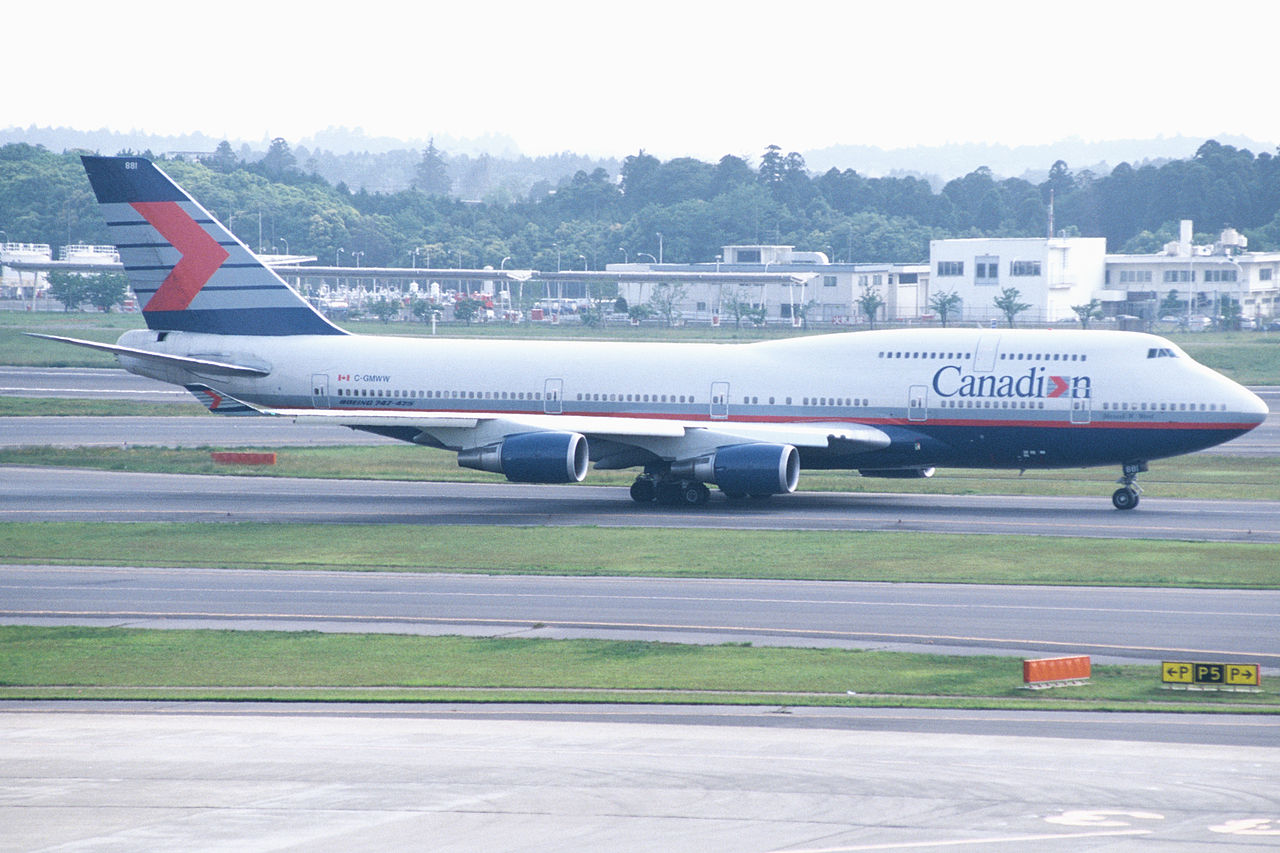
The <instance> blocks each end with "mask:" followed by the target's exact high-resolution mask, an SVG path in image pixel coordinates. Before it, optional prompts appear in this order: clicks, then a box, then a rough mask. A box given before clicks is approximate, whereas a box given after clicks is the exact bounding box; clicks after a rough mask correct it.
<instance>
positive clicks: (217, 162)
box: [200, 139, 240, 175]
mask: <svg viewBox="0 0 1280 853" xmlns="http://www.w3.org/2000/svg"><path fill="white" fill-rule="evenodd" d="M200 162H201V163H204V164H205V165H206V166H208V167H209V168H210V169H212V170H213V171H215V172H221V173H222V174H224V175H229V174H231V173H232V172H234V171H235V170H236V167H237V166H239V165H240V160H239V159H238V158H237V157H236V152H235V150H234V149H233V148H232V147H231V143H230V142H228V141H227V140H225V139H224V140H222V141H221V142H219V143H218V147H217V148H215V149H214V151H213V153H212V154H210V155H208V156H206V157H201V158H200Z"/></svg>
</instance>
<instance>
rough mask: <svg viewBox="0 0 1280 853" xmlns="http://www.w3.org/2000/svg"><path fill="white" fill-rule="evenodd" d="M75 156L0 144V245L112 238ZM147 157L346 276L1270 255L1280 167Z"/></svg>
mask: <svg viewBox="0 0 1280 853" xmlns="http://www.w3.org/2000/svg"><path fill="white" fill-rule="evenodd" d="M125 153H136V152H125ZM142 153H143V154H145V155H146V156H150V155H149V154H147V152H142ZM77 155H78V152H64V153H54V152H50V151H47V150H45V149H43V148H41V147H38V146H31V145H28V144H25V143H15V144H9V145H5V146H3V147H0V241H4V240H7V241H9V242H34V243H49V244H51V245H54V246H61V245H64V244H67V243H105V242H108V237H107V231H106V226H105V223H104V222H103V220H102V217H101V215H100V214H99V212H98V207H97V205H96V204H95V203H94V200H93V195H92V192H91V190H90V188H89V183H88V181H87V180H86V178H85V175H84V170H83V168H82V167H81V165H80V160H79V157H78V156H77ZM154 159H157V160H158V161H159V162H160V163H161V166H162V168H163V169H164V170H165V171H167V172H168V173H169V174H170V175H172V176H173V177H174V178H175V179H176V180H177V181H178V182H179V183H181V184H182V185H183V186H184V187H185V188H186V189H187V191H188V192H190V193H191V194H192V195H193V196H194V197H195V198H196V199H197V200H199V201H200V202H201V203H202V204H203V205H204V206H205V207H206V208H208V209H209V210H210V211H211V212H212V213H213V214H214V215H215V216H217V217H218V218H219V219H221V220H222V221H223V222H224V223H226V224H228V225H229V226H230V227H231V228H232V229H233V230H234V231H235V233H236V234H237V236H239V237H240V238H241V239H242V240H244V242H245V243H246V244H248V245H249V246H250V247H251V248H255V249H260V250H261V251H265V252H271V251H273V250H274V251H277V252H287V253H292V254H304V255H314V256H316V257H317V258H319V259H320V261H321V262H322V263H340V264H345V265H356V264H359V265H360V266H419V267H428V266H430V267H438V268H439V267H465V268H478V267H483V266H486V265H492V266H494V267H499V266H501V265H503V263H504V260H505V265H506V267H507V268H508V269H511V268H529V269H539V270H544V271H548V270H556V269H603V268H604V266H605V264H608V263H617V262H622V261H627V260H630V261H637V260H644V261H649V260H650V257H651V256H652V257H653V258H656V257H658V256H659V255H661V257H662V259H663V260H664V261H666V262H709V261H714V260H715V259H716V256H717V255H718V254H719V252H720V250H721V247H722V246H726V245H735V244H754V243H769V244H782V245H792V246H795V247H796V248H798V249H800V250H802V251H820V252H826V253H827V254H828V256H829V257H831V259H832V260H834V261H852V262H899V263H910V262H920V261H924V260H927V258H928V255H929V241H930V240H931V239H938V238H946V237H974V236H986V237H1027V236H1041V235H1044V234H1045V233H1046V230H1047V224H1048V220H1049V205H1050V199H1051V198H1052V201H1053V211H1054V229H1055V232H1056V233H1066V234H1068V235H1071V236H1086V237H1089V236H1098V237H1105V238H1106V239H1107V246H1108V250H1109V251H1113V252H1150V251H1156V250H1158V249H1159V248H1160V247H1161V246H1162V245H1163V244H1164V243H1166V242H1168V241H1170V240H1173V239H1176V237H1177V232H1178V221H1179V220H1181V219H1192V220H1194V222H1195V229H1196V233H1197V235H1198V240H1200V241H1204V242H1212V240H1213V239H1214V238H1216V236H1217V234H1218V232H1219V231H1220V230H1221V229H1222V228H1225V227H1234V228H1236V229H1238V230H1239V231H1241V232H1242V233H1243V234H1245V235H1246V236H1247V237H1248V238H1249V248H1250V249H1251V250H1255V251H1268V250H1280V157H1277V156H1276V155H1274V154H1271V153H1260V154H1256V155H1255V154H1253V153H1252V152H1250V151H1249V150H1247V149H1237V148H1234V147H1232V146H1229V145H1222V144H1219V143H1218V142H1215V141H1212V140H1210V141H1207V142H1205V143H1204V144H1203V145H1201V146H1200V148H1199V149H1198V150H1197V151H1196V153H1195V155H1194V156H1193V157H1191V158H1188V159H1182V160H1172V161H1167V162H1164V163H1162V164H1160V165H1151V164H1148V165H1142V166H1141V167H1138V168H1134V167H1132V166H1130V165H1129V164H1127V163H1121V164H1120V165H1119V166H1117V167H1115V168H1114V169H1113V170H1112V171H1111V173H1110V174H1107V175H1095V174H1092V173H1091V172H1089V171H1087V170H1081V171H1078V172H1073V171H1072V170H1071V168H1070V166H1069V165H1068V164H1067V163H1064V162H1062V161H1058V162H1056V163H1054V164H1052V167H1051V168H1050V171H1049V175H1048V178H1047V180H1045V181H1044V182H1042V183H1040V184H1034V183H1031V182H1029V181H1027V180H1024V179H1021V178H999V177H997V176H995V175H993V174H992V173H991V171H990V170H989V169H987V168H985V167H980V168H976V169H974V170H973V171H972V172H970V173H969V174H967V175H965V176H964V177H961V178H956V179H955V180H952V181H950V182H948V183H947V184H946V185H945V186H944V187H943V188H942V190H941V191H940V192H934V191H933V190H932V188H931V187H930V185H929V183H928V182H927V181H925V180H923V179H920V178H913V177H882V178H871V177H866V176H863V175H860V174H858V173H857V172H856V171H854V170H852V169H845V170H837V169H831V170H829V171H827V172H825V173H823V174H816V175H815V174H811V173H810V172H809V171H808V170H807V169H806V168H805V163H804V159H803V157H801V155H799V154H796V153H790V154H784V153H783V151H782V149H780V148H778V147H776V146H771V147H770V148H769V149H767V150H766V151H765V152H764V153H763V154H762V156H761V158H760V161H759V163H758V164H754V165H753V164H752V163H749V162H748V161H746V160H744V159H742V158H739V157H734V156H726V157H723V158H721V159H720V160H719V161H718V162H715V163H707V162H703V161H700V160H695V159H691V158H676V159H672V160H667V161H661V160H659V159H657V158H655V157H653V156H651V155H649V154H646V153H645V152H643V151H641V152H640V153H638V154H635V155H633V156H630V157H627V158H626V159H625V160H624V161H623V162H622V166H621V169H620V172H619V174H617V175H615V174H612V173H610V172H609V171H607V170H606V169H604V168H596V169H594V170H592V171H590V172H588V171H586V170H582V171H578V172H577V173H576V174H575V175H573V176H572V177H571V178H568V179H565V180H562V181H561V182H560V183H559V184H558V185H556V186H553V185H551V184H550V183H549V182H542V183H540V184H538V185H536V186H534V187H533V188H532V189H531V190H530V191H529V192H528V193H527V195H525V197H523V198H513V197H501V196H499V197H490V198H486V199H485V200H482V201H463V200H460V199H458V198H455V197H451V196H450V195H449V192H450V188H451V187H450V181H449V180H448V178H447V172H448V169H447V166H448V153H447V152H443V151H439V150H436V149H435V147H434V146H433V145H432V146H428V148H427V149H426V150H425V151H423V152H422V155H421V159H420V161H419V162H418V163H417V164H416V166H415V172H414V186H413V187H412V188H410V189H406V190H402V191H398V192H391V193H370V192H368V191H366V190H359V191H354V192H353V191H351V190H350V189H349V188H348V187H346V186H345V185H344V184H341V183H339V184H337V185H330V184H329V183H328V182H327V181H325V180H324V179H323V178H321V177H320V176H319V175H317V174H315V173H308V172H307V171H305V170H304V169H303V168H302V167H300V166H299V165H298V163H297V160H296V158H295V157H294V155H293V153H292V152H291V151H290V148H289V145H288V143H287V142H286V141H285V140H283V139H277V140H275V141H274V142H273V143H272V145H271V147H270V150H268V152H267V153H266V155H265V156H263V157H262V158H261V159H258V160H255V161H252V162H249V161H246V160H244V159H242V158H241V157H239V156H237V155H236V153H235V152H234V151H233V150H232V148H231V146H230V145H228V144H226V143H223V144H222V145H220V146H219V147H218V150H217V152H216V153H214V154H213V155H210V156H206V157H204V158H203V159H202V160H201V161H200V162H186V161H185V160H181V159H173V160H170V159H165V158H154ZM927 167H928V164H927V163H922V164H921V168H922V170H923V169H927ZM659 235H661V236H659Z"/></svg>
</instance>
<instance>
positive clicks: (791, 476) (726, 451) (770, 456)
mask: <svg viewBox="0 0 1280 853" xmlns="http://www.w3.org/2000/svg"><path fill="white" fill-rule="evenodd" d="M671 476H672V477H676V478H680V479H685V480H697V481H698V482H701V483H714V484H715V485H717V486H719V487H720V489H721V490H722V491H724V492H725V493H726V494H728V495H778V494H787V493H789V492H794V491H795V490H796V484H797V483H798V482H799V481H800V454H799V453H798V452H796V449H795V448H794V447H792V446H791V445H789V444H735V445H733V446H731V447H721V448H717V449H716V450H715V451H714V452H713V453H709V454H706V455H705V456H699V457H697V458H695V459H685V460H682V461H679V462H675V463H672V465H671Z"/></svg>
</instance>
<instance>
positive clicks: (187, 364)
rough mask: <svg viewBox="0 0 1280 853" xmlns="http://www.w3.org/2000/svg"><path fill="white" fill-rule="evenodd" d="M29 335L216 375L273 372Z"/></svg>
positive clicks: (47, 336)
mask: <svg viewBox="0 0 1280 853" xmlns="http://www.w3.org/2000/svg"><path fill="white" fill-rule="evenodd" d="M24 334H26V335H27V336H28V337H32V338H44V339H45V340H47V341H59V342H61V343H64V344H75V345H76V346H78V347H88V348H89V349H96V350H100V351H102V352H109V353H114V354H115V355H122V356H127V357H129V358H137V359H141V360H142V361H148V362H152V363H153V364H163V365H167V366H171V367H184V368H187V369H188V370H194V371H196V372H198V373H204V374H208V375H216V376H266V375H268V374H270V373H271V370H270V368H265V367H250V366H249V365H245V364H227V363H226V362H222V361H214V360H212V359H207V358H193V357H191V356H186V355H169V354H167V353H162V352H151V351H150V350H145V349H136V348H134V347H122V346H118V345H116V344H104V343H99V342H98V341H82V340H80V339H79V338H63V337H60V336H58V335H41V334H37V333H36V332H25V333H24Z"/></svg>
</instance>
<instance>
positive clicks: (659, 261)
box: [658, 231, 662, 263]
mask: <svg viewBox="0 0 1280 853" xmlns="http://www.w3.org/2000/svg"><path fill="white" fill-rule="evenodd" d="M658 263H662V232H661V231H659V232H658Z"/></svg>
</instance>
